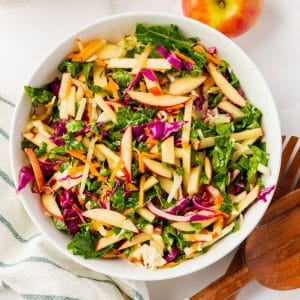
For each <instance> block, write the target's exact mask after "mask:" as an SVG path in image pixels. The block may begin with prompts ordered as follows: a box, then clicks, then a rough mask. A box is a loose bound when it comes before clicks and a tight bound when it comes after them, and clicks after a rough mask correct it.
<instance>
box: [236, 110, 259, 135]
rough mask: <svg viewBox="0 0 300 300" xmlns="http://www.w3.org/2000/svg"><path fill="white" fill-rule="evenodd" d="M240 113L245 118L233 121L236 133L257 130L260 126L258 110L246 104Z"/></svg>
mask: <svg viewBox="0 0 300 300" xmlns="http://www.w3.org/2000/svg"><path fill="white" fill-rule="evenodd" d="M242 111H243V112H244V113H245V116H244V117H243V118H238V119H235V120H234V126H235V131H236V132H238V131H242V130H246V129H254V128H259V127H260V126H261V125H260V124H261V118H262V113H261V111H260V110H259V109H258V108H256V107H255V106H253V105H252V104H248V105H246V106H245V107H243V108H242Z"/></svg>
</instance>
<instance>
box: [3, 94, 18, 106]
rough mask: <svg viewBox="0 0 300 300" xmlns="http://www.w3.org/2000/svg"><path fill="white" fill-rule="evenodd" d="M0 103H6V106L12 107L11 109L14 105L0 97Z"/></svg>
mask: <svg viewBox="0 0 300 300" xmlns="http://www.w3.org/2000/svg"><path fill="white" fill-rule="evenodd" d="M0 101H1V102H4V103H6V104H8V105H10V106H12V107H15V104H14V103H12V102H11V101H9V100H6V99H5V98H3V97H2V96H0Z"/></svg>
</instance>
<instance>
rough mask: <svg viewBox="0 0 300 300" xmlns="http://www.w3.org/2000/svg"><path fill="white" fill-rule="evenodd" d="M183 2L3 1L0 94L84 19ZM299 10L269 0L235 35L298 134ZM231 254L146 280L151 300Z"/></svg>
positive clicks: (203, 277) (178, 295) (207, 276)
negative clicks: (183, 272) (185, 272)
mask: <svg viewBox="0 0 300 300" xmlns="http://www.w3.org/2000/svg"><path fill="white" fill-rule="evenodd" d="M180 2H181V1H180V0H176V1H175V0H151V1H149V0H114V1H109V0H106V1H105V0H85V1H82V0H81V1H80V0H73V1H68V0H56V1H55V0H52V1H47V0H0V37H1V42H0V70H1V75H0V95H1V96H3V97H5V98H7V99H16V98H17V97H18V95H19V94H20V93H21V91H22V87H23V85H24V83H26V82H27V80H28V79H29V77H30V75H31V74H32V72H33V71H34V70H35V68H36V67H37V66H38V64H39V61H40V60H41V59H42V58H43V57H44V56H45V55H46V54H47V53H48V52H49V51H50V49H51V48H53V47H54V46H55V45H56V44H57V43H59V42H60V41H61V40H63V39H64V37H65V36H67V35H69V33H71V32H73V31H74V30H75V29H77V28H79V27H81V26H82V25H83V24H86V23H88V22H90V21H92V20H94V19H96V18H99V17H101V16H104V15H108V14H112V13H117V12H121V11H133V10H135V11H137V10H147V11H163V12H169V13H175V14H181V7H180ZM299 11H300V2H299V0H289V1H281V0H265V7H264V11H263V14H262V16H261V18H260V20H259V21H258V23H257V24H256V26H255V27H254V28H253V29H252V30H251V31H250V32H248V33H246V34H245V35H244V36H242V37H240V38H238V39H236V40H235V41H236V42H237V43H238V44H239V45H240V46H241V47H242V49H244V50H245V51H246V52H247V53H248V55H249V56H250V57H251V58H252V59H253V61H254V62H255V63H256V64H257V66H258V67H259V68H260V70H261V71H262V73H263V75H264V76H265V78H266V80H267V82H268V84H269V86H270V88H271V91H272V93H273V95H274V98H275V101H276V104H277V107H278V111H279V115H280V119H281V124H282V131H283V133H284V134H287V135H299V134H300V118H299V112H300V96H299V95H300V72H299V69H300V60H299V53H300V39H299V29H300V19H299ZM249 80H251V79H249ZM231 256H232V255H229V256H227V257H226V258H224V259H223V260H221V261H219V262H218V263H216V264H214V265H213V266H211V267H209V268H207V269H205V270H203V271H200V272H197V273H194V274H192V275H189V276H186V277H183V278H178V279H174V280H167V281H161V282H151V283H148V287H149V290H150V295H151V299H153V300H169V299H172V300H173V299H174V300H177V299H178V300H179V299H183V298H184V297H187V296H190V295H192V294H193V293H194V292H196V291H197V290H198V289H200V288H201V287H204V286H205V285H207V284H208V283H209V282H211V281H212V280H214V279H215V278H216V277H217V276H219V275H220V274H221V273H222V272H224V270H225V268H226V266H227V265H228V263H229V262H230V259H231ZM0 279H1V278H0ZM37 284H38V283H37ZM0 299H20V296H18V295H14V294H13V293H12V292H11V291H1V290H0ZM238 299H243V300H250V299H251V300H252V299H255V300H260V299H261V300H263V299H273V300H276V299H278V300H282V299H286V300H296V299H300V290H294V291H285V292H275V291H271V290H268V289H266V288H264V287H262V286H260V285H259V284H257V283H251V284H249V285H248V286H247V287H245V288H244V289H243V290H242V292H241V293H240V295H239V298H238Z"/></svg>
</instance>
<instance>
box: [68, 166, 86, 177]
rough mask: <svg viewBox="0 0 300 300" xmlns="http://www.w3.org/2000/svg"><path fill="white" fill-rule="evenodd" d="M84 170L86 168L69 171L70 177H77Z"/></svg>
mask: <svg viewBox="0 0 300 300" xmlns="http://www.w3.org/2000/svg"><path fill="white" fill-rule="evenodd" d="M83 169H84V166H79V167H73V168H71V169H70V170H69V175H70V176H75V175H76V174H77V173H79V172H82V171H83Z"/></svg>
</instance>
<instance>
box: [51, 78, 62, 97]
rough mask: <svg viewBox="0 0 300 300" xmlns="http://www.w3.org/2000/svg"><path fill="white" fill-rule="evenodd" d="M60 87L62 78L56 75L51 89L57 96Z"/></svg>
mask: <svg viewBox="0 0 300 300" xmlns="http://www.w3.org/2000/svg"><path fill="white" fill-rule="evenodd" d="M59 89H60V79H59V78H57V77H56V78H55V79H54V80H53V81H52V82H51V83H50V90H51V92H52V93H53V94H54V95H55V96H56V97H57V98H58V93H59Z"/></svg>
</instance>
